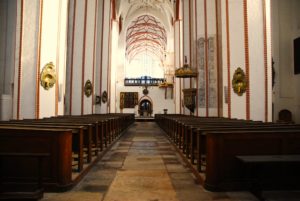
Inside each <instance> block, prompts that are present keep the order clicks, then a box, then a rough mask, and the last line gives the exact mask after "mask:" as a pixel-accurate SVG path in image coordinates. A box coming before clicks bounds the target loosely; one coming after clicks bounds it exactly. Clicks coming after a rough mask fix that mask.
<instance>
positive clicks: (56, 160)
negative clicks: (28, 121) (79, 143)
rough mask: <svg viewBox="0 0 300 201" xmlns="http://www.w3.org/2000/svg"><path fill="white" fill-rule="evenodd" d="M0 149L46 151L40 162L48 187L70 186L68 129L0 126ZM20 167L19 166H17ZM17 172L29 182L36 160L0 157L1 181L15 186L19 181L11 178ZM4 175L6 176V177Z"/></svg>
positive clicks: (53, 188) (0, 151)
mask: <svg viewBox="0 0 300 201" xmlns="http://www.w3.org/2000/svg"><path fill="white" fill-rule="evenodd" d="M0 153H1V154H3V155H5V154H9V153H16V154H18V153H19V154H22V153H32V154H47V155H49V157H45V158H44V160H43V163H42V170H43V172H42V180H43V183H44V185H45V188H46V189H47V190H48V191H52V190H54V191H57V190H60V191H64V190H68V189H70V188H71V187H72V186H73V185H74V183H73V182H72V130H71V129H62V128H51V129H50V128H29V127H24V128H21V127H13V126H1V127H0ZM18 167H22V168H18ZM16 172H17V173H18V175H20V176H24V177H25V178H26V179H27V180H28V181H27V180H25V181H27V184H28V185H31V183H32V181H34V178H35V175H36V173H37V172H38V168H37V167H36V161H35V160H33V159H28V158H24V157H20V158H19V157H16V158H14V160H11V159H9V158H2V175H5V178H4V179H5V180H4V181H2V185H6V184H7V182H8V183H9V184H10V185H9V186H11V187H12V189H14V188H18V186H19V185H20V183H18V181H16V180H14V175H15V174H16ZM6 179H7V180H6Z"/></svg>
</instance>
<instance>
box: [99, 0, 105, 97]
mask: <svg viewBox="0 0 300 201" xmlns="http://www.w3.org/2000/svg"><path fill="white" fill-rule="evenodd" d="M104 6H105V1H104V0H103V1H102V31H101V55H100V77H99V80H100V87H99V89H100V91H99V95H101V93H102V66H103V63H102V62H103V33H104Z"/></svg>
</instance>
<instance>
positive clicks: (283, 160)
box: [235, 155, 300, 201]
mask: <svg viewBox="0 0 300 201" xmlns="http://www.w3.org/2000/svg"><path fill="white" fill-rule="evenodd" d="M235 157H236V159H237V160H238V161H240V162H241V163H242V165H243V167H244V175H245V176H244V177H245V179H247V180H249V181H250V182H251V184H252V185H251V187H250V188H249V190H250V191H251V192H252V193H253V194H254V195H255V196H256V197H257V198H258V199H259V200H262V201H263V200H265V199H264V198H263V196H262V190H263V189H264V187H263V180H264V177H265V176H266V175H265V173H264V170H265V169H268V168H270V166H272V167H273V168H272V169H273V170H270V171H268V172H271V174H268V176H271V177H274V178H277V179H278V184H277V185H280V180H281V179H285V180H286V179H287V178H286V177H287V175H290V176H295V175H297V174H299V173H298V170H299V167H300V155H237V156H235ZM291 166H293V169H294V170H297V171H294V172H292V173H287V172H288V171H291V169H290V168H289V167H291ZM274 167H276V170H275V171H274ZM293 174H295V175H293Z"/></svg>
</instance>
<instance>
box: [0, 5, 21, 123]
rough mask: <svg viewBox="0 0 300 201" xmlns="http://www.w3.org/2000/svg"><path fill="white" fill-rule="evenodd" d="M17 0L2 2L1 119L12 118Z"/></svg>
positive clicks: (0, 51) (0, 40)
mask: <svg viewBox="0 0 300 201" xmlns="http://www.w3.org/2000/svg"><path fill="white" fill-rule="evenodd" d="M16 13H17V1H16V0H14V1H8V0H3V1H1V2H0V27H2V31H1V32H0V80H1V81H0V120H8V119H11V118H12V117H13V116H12V114H13V113H12V111H13V110H12V105H13V104H12V97H13V80H14V65H15V54H14V53H15V43H16V39H15V36H16V35H15V34H14V33H15V32H16V23H17V22H16V20H17V19H16Z"/></svg>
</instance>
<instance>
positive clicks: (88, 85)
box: [84, 80, 93, 97]
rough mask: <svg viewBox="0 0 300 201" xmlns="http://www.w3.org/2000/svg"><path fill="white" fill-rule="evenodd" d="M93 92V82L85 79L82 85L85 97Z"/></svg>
mask: <svg viewBox="0 0 300 201" xmlns="http://www.w3.org/2000/svg"><path fill="white" fill-rule="evenodd" d="M92 93H93V84H92V82H91V80H87V81H86V82H85V85H84V94H85V95H86V97H90V96H91V95H92Z"/></svg>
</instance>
